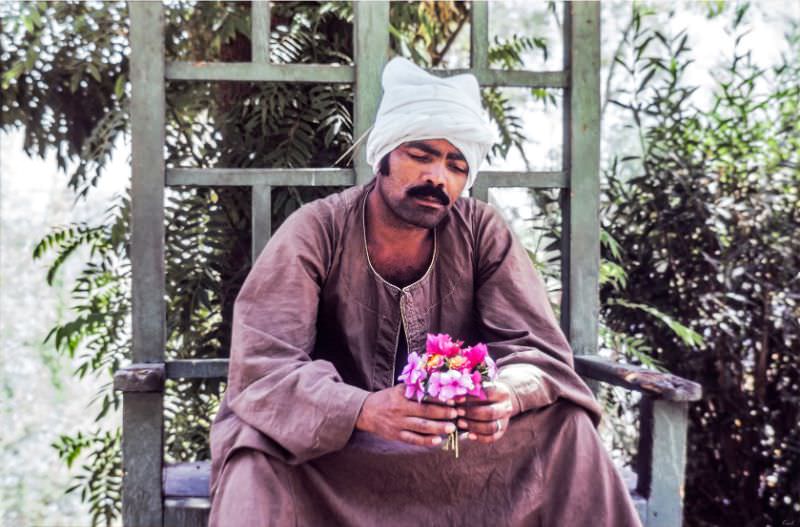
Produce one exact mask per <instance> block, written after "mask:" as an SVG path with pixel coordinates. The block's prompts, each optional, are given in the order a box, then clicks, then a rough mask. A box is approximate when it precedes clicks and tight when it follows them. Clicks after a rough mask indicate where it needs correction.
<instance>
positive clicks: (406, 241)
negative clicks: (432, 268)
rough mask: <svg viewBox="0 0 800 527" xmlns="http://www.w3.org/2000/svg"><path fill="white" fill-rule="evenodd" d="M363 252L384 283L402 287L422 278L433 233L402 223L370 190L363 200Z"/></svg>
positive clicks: (376, 194) (430, 254) (377, 194)
mask: <svg viewBox="0 0 800 527" xmlns="http://www.w3.org/2000/svg"><path fill="white" fill-rule="evenodd" d="M365 215H366V218H365V223H366V238H367V252H368V254H369V257H370V260H371V262H372V265H373V267H374V268H375V270H376V271H377V272H378V274H380V275H381V276H382V277H383V279H384V280H387V281H389V282H391V283H392V284H394V285H396V286H399V287H405V286H407V285H410V284H412V283H414V282H415V281H417V280H418V279H419V278H421V277H422V276H423V275H424V274H425V270H426V269H427V268H428V266H429V264H430V261H431V258H432V256H433V230H432V229H425V228H423V227H416V226H414V225H409V224H408V223H405V222H403V221H402V220H400V218H398V217H397V216H395V215H394V213H392V211H391V210H390V209H389V207H388V206H387V205H386V203H385V202H384V201H383V199H382V198H381V196H380V191H378V190H377V189H373V190H372V192H370V193H369V195H368V196H367V203H366V210H365Z"/></svg>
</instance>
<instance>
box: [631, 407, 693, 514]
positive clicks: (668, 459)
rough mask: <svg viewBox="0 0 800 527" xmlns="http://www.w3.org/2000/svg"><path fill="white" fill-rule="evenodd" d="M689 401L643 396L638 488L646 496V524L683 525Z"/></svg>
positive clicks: (637, 459) (640, 413)
mask: <svg viewBox="0 0 800 527" xmlns="http://www.w3.org/2000/svg"><path fill="white" fill-rule="evenodd" d="M688 405H689V403H688V402H686V401H669V400H666V399H653V398H652V397H644V398H642V402H641V404H640V406H639V415H640V417H639V420H640V426H639V449H638V453H637V457H636V465H637V470H636V473H637V475H638V481H637V488H636V491H637V493H639V494H640V495H642V496H644V497H646V498H647V516H646V518H645V520H644V524H645V526H646V527H667V526H680V525H683V497H684V487H683V485H684V475H685V473H686V433H687V430H688V425H689V418H688Z"/></svg>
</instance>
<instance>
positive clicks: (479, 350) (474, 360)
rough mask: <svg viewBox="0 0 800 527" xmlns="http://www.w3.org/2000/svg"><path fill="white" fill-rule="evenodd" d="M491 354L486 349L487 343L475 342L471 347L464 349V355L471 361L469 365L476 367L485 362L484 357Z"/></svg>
mask: <svg viewBox="0 0 800 527" xmlns="http://www.w3.org/2000/svg"><path fill="white" fill-rule="evenodd" d="M488 356H489V352H488V350H487V349H486V344H475V345H474V346H472V347H471V348H467V349H465V350H464V357H466V358H467V360H468V361H469V365H470V366H469V367H470V368H475V367H477V366H479V365H480V363H481V362H483V360H484V358H486V357H488Z"/></svg>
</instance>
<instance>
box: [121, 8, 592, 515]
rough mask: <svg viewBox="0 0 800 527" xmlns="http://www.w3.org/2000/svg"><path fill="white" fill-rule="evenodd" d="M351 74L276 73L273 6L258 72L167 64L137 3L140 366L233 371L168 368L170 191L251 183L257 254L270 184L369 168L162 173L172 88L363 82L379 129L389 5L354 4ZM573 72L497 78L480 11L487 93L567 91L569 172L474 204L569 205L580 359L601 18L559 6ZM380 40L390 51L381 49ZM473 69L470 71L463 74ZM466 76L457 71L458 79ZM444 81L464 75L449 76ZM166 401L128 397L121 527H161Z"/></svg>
mask: <svg viewBox="0 0 800 527" xmlns="http://www.w3.org/2000/svg"><path fill="white" fill-rule="evenodd" d="M353 10H354V19H355V22H354V29H353V39H354V42H353V44H354V45H353V47H354V60H355V65H354V66H331V65H322V64H314V65H307V64H303V65H277V64H270V62H269V35H270V29H269V24H270V13H269V4H268V3H267V2H252V11H251V16H252V38H251V41H252V57H253V60H252V62H248V63H230V62H227V63H187V62H177V63H166V62H165V54H164V38H165V35H164V7H163V5H162V4H161V2H143V1H133V2H130V14H131V32H130V40H131V59H130V68H131V82H132V103H131V128H132V148H133V151H132V170H133V179H132V225H133V227H132V228H133V232H132V243H131V260H132V262H131V263H132V276H133V284H132V287H133V291H132V292H133V319H132V324H133V326H132V329H133V350H132V360H133V362H135V363H145V364H149V363H152V364H153V365H156V364H164V363H165V370H164V371H165V372H166V377H167V378H212V377H221V376H224V375H225V372H226V369H227V361H225V360H223V359H217V360H213V359H212V360H175V361H165V356H164V349H165V339H166V328H165V320H166V305H165V303H164V296H165V262H164V233H165V228H164V188H165V187H166V186H171V185H214V186H221V185H223V186H224V185H243V186H251V187H252V188H253V193H252V229H253V237H252V239H253V247H252V251H253V254H254V255H256V254H257V253H259V252H260V250H261V249H262V248H263V247H264V245H265V244H266V242H267V240H268V239H269V236H270V228H271V226H270V218H271V210H270V207H271V189H272V187H274V186H279V185H280V186H284V185H291V186H315V185H326V186H327V185H342V186H346V185H353V184H360V183H364V182H366V181H368V180H369V179H370V178H371V177H372V170H371V168H370V167H369V166H368V165H367V164H366V162H365V160H364V156H363V150H362V151H361V152H360V154H359V155H358V156H357V157H356V159H355V163H354V165H355V166H354V169H339V168H327V169H281V168H272V169H242V168H237V167H227V168H199V169H198V168H171V169H166V168H165V163H164V146H165V114H166V111H167V108H166V99H165V84H166V82H167V81H169V80H187V81H208V80H213V81H221V80H224V81H251V82H311V83H352V84H354V87H355V89H354V93H355V100H354V137H359V136H361V134H362V133H363V132H364V131H365V130H367V129H368V128H369V126H370V125H371V124H372V120H373V117H374V115H375V112H376V110H377V107H378V102H379V100H380V94H381V89H380V73H381V70H382V68H383V66H384V64H385V63H386V61H387V58H388V50H389V2H388V1H374V2H373V1H370V2H366V1H361V2H354V3H353ZM563 27H564V65H563V68H562V69H561V70H560V71H499V70H493V69H491V68H490V66H489V61H488V48H489V36H488V33H489V5H488V3H486V2H473V3H472V6H471V38H470V42H471V46H470V59H471V67H470V68H469V70H468V71H470V72H471V73H473V74H475V76H476V77H477V78H478V81H479V83H480V84H481V85H482V86H497V87H501V86H513V87H543V88H558V89H562V90H563V93H564V98H563V101H564V104H563V123H564V124H563V131H564V137H563V162H562V168H561V170H557V171H548V172H524V171H523V172H498V171H492V172H483V173H482V174H481V176H480V177H479V178H478V180H477V183H476V185H475V186H474V187H473V188H472V194H473V195H474V196H475V197H478V198H480V199H483V200H487V199H488V193H489V189H490V188H501V187H527V188H532V189H560V191H561V205H562V222H563V225H562V248H561V255H562V273H561V276H562V286H563V294H562V303H561V315H562V320H561V323H562V326H563V329H564V331H565V333H566V335H567V336H568V338H569V340H570V342H571V344H572V347H573V349H574V351H575V353H576V354H579V355H583V354H594V353H596V347H597V324H598V322H597V316H598V311H599V299H598V276H599V259H600V242H599V236H600V231H599V177H598V176H599V156H600V146H599V138H600V101H599V99H600V89H599V86H600V82H599V72H600V8H599V4H597V3H594V2H566V3H564V16H563ZM381 43H383V44H381ZM460 71H464V70H460ZM460 71H459V72H460ZM441 73H442V74H452V73H457V72H456V71H454V70H451V71H449V72H441ZM163 422H164V421H163V393H161V392H157V391H154V392H126V393H125V394H124V403H123V467H124V480H123V521H124V523H125V525H127V526H136V525H146V526H154V525H162V524H163V503H162V466H163V449H164V444H163Z"/></svg>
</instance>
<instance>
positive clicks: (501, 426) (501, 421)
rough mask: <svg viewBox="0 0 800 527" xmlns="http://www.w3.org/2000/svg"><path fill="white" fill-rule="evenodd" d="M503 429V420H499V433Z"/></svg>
mask: <svg viewBox="0 0 800 527" xmlns="http://www.w3.org/2000/svg"><path fill="white" fill-rule="evenodd" d="M502 429H503V420H502V419H498V420H497V431H498V432H499V431H500V430H502Z"/></svg>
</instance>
